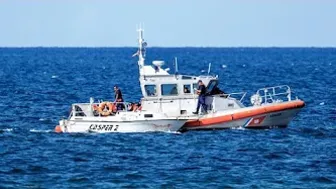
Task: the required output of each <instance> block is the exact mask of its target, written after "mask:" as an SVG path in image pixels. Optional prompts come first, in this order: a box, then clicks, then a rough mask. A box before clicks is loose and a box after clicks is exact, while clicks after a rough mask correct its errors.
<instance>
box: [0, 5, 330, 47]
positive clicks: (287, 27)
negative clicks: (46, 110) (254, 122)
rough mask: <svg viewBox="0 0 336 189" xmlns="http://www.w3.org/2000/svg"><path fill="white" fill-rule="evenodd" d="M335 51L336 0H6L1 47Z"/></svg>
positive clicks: (0, 19) (1, 7) (1, 11)
mask: <svg viewBox="0 0 336 189" xmlns="http://www.w3.org/2000/svg"><path fill="white" fill-rule="evenodd" d="M140 22H141V23H144V29H145V39H146V41H147V42H148V44H149V46H162V47H181V46H197V47H208V46H211V47H336V37H335V35H336V1H331V0H324V1H323V0H322V1H318V0H292V1H290V0H206V1H205V0H141V1H139V0H100V1H93V0H90V1H88V0H72V1H66V0H46V1H45V0H30V1H26V0H2V1H1V3H0V23H1V30H0V46H1V47H26V46H28V47H30V46H33V47H36V46H45V47H55V46H59V47H123V46H136V45H137V33H136V32H135V29H136V25H137V24H138V23H140Z"/></svg>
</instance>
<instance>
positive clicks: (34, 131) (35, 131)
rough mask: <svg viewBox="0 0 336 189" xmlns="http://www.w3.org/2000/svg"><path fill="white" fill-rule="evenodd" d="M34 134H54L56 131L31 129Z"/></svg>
mask: <svg viewBox="0 0 336 189" xmlns="http://www.w3.org/2000/svg"><path fill="white" fill-rule="evenodd" d="M29 131H30V132H32V133H51V132H54V130H51V129H48V130H40V129H30V130H29Z"/></svg>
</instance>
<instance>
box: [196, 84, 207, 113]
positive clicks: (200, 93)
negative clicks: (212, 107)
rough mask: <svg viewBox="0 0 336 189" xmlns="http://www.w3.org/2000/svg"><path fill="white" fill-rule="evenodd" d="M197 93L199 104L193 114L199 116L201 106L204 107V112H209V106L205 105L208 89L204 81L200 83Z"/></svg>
mask: <svg viewBox="0 0 336 189" xmlns="http://www.w3.org/2000/svg"><path fill="white" fill-rule="evenodd" d="M195 91H196V93H197V94H198V102H197V108H196V112H193V114H198V111H199V108H200V106H201V105H202V112H206V111H207V105H206V104H205V94H206V88H205V86H204V83H203V82H202V80H199V81H198V89H197V90H195Z"/></svg>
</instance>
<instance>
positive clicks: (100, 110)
mask: <svg viewBox="0 0 336 189" xmlns="http://www.w3.org/2000/svg"><path fill="white" fill-rule="evenodd" d="M113 89H114V99H115V100H114V101H113V102H102V103H100V104H99V105H98V106H97V105H94V107H93V109H94V111H93V114H94V115H95V116H99V115H102V116H108V115H115V114H116V112H118V111H123V110H127V111H136V110H140V109H141V104H140V103H127V105H126V103H124V99H123V96H122V93H121V90H120V89H119V87H118V86H117V85H115V86H114V88H113Z"/></svg>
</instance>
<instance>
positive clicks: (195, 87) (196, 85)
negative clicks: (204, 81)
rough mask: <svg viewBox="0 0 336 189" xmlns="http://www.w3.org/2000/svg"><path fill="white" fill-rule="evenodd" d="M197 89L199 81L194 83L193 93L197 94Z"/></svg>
mask: <svg viewBox="0 0 336 189" xmlns="http://www.w3.org/2000/svg"><path fill="white" fill-rule="evenodd" d="M195 89H198V84H197V83H194V84H193V90H192V91H193V94H196V92H195Z"/></svg>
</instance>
